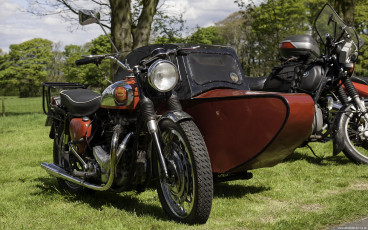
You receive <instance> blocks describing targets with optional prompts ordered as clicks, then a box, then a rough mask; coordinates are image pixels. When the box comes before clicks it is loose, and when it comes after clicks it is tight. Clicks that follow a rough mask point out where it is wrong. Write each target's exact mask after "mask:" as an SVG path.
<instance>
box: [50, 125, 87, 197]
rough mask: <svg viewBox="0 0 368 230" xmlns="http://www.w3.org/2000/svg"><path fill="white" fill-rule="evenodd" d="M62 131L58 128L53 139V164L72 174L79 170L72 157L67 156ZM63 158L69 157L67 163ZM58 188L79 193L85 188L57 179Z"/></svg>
mask: <svg viewBox="0 0 368 230" xmlns="http://www.w3.org/2000/svg"><path fill="white" fill-rule="evenodd" d="M64 139H65V136H64V129H63V127H62V126H61V127H59V128H58V130H57V131H56V135H55V138H54V146H53V160H54V164H56V165H58V166H59V167H61V168H63V169H65V170H66V171H69V172H72V171H73V169H78V170H80V166H79V165H78V163H77V162H76V161H74V156H72V154H69V147H68V144H67V143H64ZM65 156H67V157H69V163H67V161H66V160H65ZM57 180H58V183H59V185H60V187H61V188H62V189H64V190H66V191H69V192H73V193H76V192H81V191H83V190H84V189H85V188H84V187H82V186H80V185H77V184H74V183H72V182H69V181H66V180H63V179H60V178H57Z"/></svg>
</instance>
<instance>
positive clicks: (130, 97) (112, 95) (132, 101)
mask: <svg viewBox="0 0 368 230" xmlns="http://www.w3.org/2000/svg"><path fill="white" fill-rule="evenodd" d="M138 102H139V95H138V89H137V85H136V82H135V80H134V79H126V80H122V81H117V82H115V83H113V84H111V85H110V86H108V87H107V88H106V89H105V90H104V91H103V93H102V100H101V105H100V107H101V108H106V109H134V108H136V106H137V105H138Z"/></svg>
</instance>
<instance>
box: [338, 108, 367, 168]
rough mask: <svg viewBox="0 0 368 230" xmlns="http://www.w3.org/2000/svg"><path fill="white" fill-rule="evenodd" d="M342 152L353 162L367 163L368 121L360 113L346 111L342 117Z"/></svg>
mask: <svg viewBox="0 0 368 230" xmlns="http://www.w3.org/2000/svg"><path fill="white" fill-rule="evenodd" d="M342 124H343V128H342V129H341V130H339V132H342V135H343V137H344V150H343V153H344V154H345V155H346V156H347V157H348V158H349V159H350V160H352V161H353V162H355V163H358V164H368V122H367V121H366V119H365V118H364V117H363V114H362V113H355V112H354V111H348V112H347V113H346V114H344V115H343V118H342Z"/></svg>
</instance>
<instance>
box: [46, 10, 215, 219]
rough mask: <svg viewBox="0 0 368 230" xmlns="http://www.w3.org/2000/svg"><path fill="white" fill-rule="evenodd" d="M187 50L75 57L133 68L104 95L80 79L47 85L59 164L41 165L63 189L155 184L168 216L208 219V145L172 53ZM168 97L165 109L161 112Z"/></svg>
mask: <svg viewBox="0 0 368 230" xmlns="http://www.w3.org/2000/svg"><path fill="white" fill-rule="evenodd" d="M79 19H80V24H82V25H86V24H90V23H99V24H100V22H99V16H98V14H96V13H94V12H92V11H81V12H80V18H79ZM100 25H101V24H100ZM101 27H102V26H101ZM106 35H107V34H106ZM169 48H170V47H169ZM182 49H192V48H182ZM180 51H181V48H175V49H165V50H164V49H157V50H153V51H152V53H151V56H150V57H148V58H145V59H143V60H140V61H139V64H138V65H136V66H134V67H133V68H130V67H129V65H127V64H123V63H122V62H121V61H119V59H118V58H119V53H116V54H107V55H94V56H89V57H85V58H83V59H81V60H78V61H76V64H77V65H84V64H90V63H93V64H97V65H98V64H99V63H101V61H102V60H103V59H111V60H114V61H116V62H117V63H118V64H119V66H120V67H121V68H123V69H124V70H125V72H126V73H128V74H127V76H125V77H124V80H122V81H116V82H115V83H113V84H111V85H110V86H109V87H107V88H106V89H105V90H104V92H103V93H102V95H101V94H98V93H95V92H94V91H91V90H88V89H85V86H83V85H81V84H74V83H43V109H44V112H45V114H46V115H47V123H46V124H47V125H51V130H50V138H52V139H53V140H54V145H53V161H54V162H53V163H42V164H41V166H42V167H43V168H44V169H46V171H47V172H48V173H50V174H51V175H53V176H56V177H57V178H58V183H59V185H60V187H61V188H63V189H65V190H68V191H71V192H79V191H82V190H86V189H87V190H88V189H90V190H97V191H106V190H109V191H115V192H122V191H130V190H137V191H139V192H142V191H143V190H144V189H145V188H146V187H147V186H148V185H149V184H150V183H152V182H154V183H155V185H156V186H157V192H158V195H159V199H160V202H161V204H162V207H163V209H164V211H165V212H166V214H167V215H168V216H169V217H171V218H172V219H174V220H176V221H179V222H184V223H188V224H197V223H205V222H206V221H207V219H208V217H209V214H210V211H211V205H212V197H213V178H212V170H211V164H210V160H209V156H208V152H207V148H206V145H205V143H204V140H203V138H202V135H201V133H200V131H199V130H198V128H197V126H196V125H195V124H194V122H193V120H192V118H191V116H190V115H188V114H187V113H185V112H184V111H183V109H182V107H181V104H180V102H179V100H178V97H177V96H176V94H175V92H174V91H173V89H174V88H175V86H176V85H177V83H178V80H179V73H178V69H177V67H176V65H174V64H173V62H172V59H175V54H177V53H180ZM60 90H61V92H60V93H59V94H57V95H56V96H54V97H53V94H55V92H54V91H56V92H58V91H60ZM163 103H164V104H166V112H164V113H162V114H157V113H156V108H157V106H161V105H162V104H163Z"/></svg>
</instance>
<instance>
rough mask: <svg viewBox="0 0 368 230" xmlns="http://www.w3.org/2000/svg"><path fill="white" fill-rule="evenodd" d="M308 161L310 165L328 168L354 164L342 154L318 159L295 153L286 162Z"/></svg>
mask: <svg viewBox="0 0 368 230" xmlns="http://www.w3.org/2000/svg"><path fill="white" fill-rule="evenodd" d="M302 160H306V161H307V162H308V163H311V164H315V165H320V166H326V165H331V164H338V165H346V164H350V163H352V161H351V160H349V159H348V158H346V157H345V156H344V155H343V154H342V153H340V154H338V155H337V156H325V157H320V158H319V157H316V156H311V155H306V154H303V153H300V152H298V151H295V152H294V153H292V154H291V155H289V156H288V157H287V158H286V159H285V160H284V162H296V161H302Z"/></svg>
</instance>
